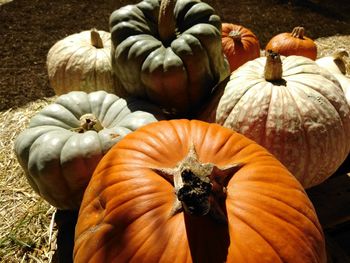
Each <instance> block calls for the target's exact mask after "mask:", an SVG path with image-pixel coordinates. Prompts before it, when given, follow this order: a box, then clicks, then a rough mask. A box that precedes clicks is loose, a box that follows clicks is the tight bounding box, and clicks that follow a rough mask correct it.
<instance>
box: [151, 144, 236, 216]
mask: <svg viewBox="0 0 350 263" xmlns="http://www.w3.org/2000/svg"><path fill="white" fill-rule="evenodd" d="M241 167H242V164H232V165H228V166H225V167H217V166H215V165H214V164H212V163H200V162H199V160H198V156H197V153H196V150H195V148H194V145H191V146H190V149H189V152H188V154H187V156H186V157H185V158H184V159H183V160H182V161H180V162H178V163H177V164H176V166H175V167H173V168H153V171H155V172H156V173H158V174H160V175H161V176H162V177H164V178H165V179H167V180H168V181H169V182H171V183H173V185H174V189H175V200H174V204H173V208H172V210H171V212H170V216H173V215H175V214H177V213H179V212H182V211H184V212H185V213H187V214H189V215H191V216H205V215H209V216H210V217H212V218H213V219H214V220H215V221H216V222H218V223H226V222H227V217H226V213H225V212H224V203H225V199H226V195H227V190H226V187H227V184H228V182H229V181H230V179H231V178H232V176H233V175H234V174H235V173H236V172H237V171H238V170H239V169H240V168H241Z"/></svg>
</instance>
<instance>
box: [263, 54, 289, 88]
mask: <svg viewBox="0 0 350 263" xmlns="http://www.w3.org/2000/svg"><path fill="white" fill-rule="evenodd" d="M282 73H283V72H282V61H281V56H280V54H278V53H276V52H273V51H272V50H268V51H267V53H266V64H265V68H264V77H265V80H266V81H270V82H273V83H274V84H276V85H285V84H286V81H285V80H284V79H282Z"/></svg>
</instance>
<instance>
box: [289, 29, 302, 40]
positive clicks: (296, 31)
mask: <svg viewBox="0 0 350 263" xmlns="http://www.w3.org/2000/svg"><path fill="white" fill-rule="evenodd" d="M304 33H305V29H304V28H303V27H302V26H297V27H294V28H293V30H292V33H291V36H292V37H295V38H300V39H303V38H304Z"/></svg>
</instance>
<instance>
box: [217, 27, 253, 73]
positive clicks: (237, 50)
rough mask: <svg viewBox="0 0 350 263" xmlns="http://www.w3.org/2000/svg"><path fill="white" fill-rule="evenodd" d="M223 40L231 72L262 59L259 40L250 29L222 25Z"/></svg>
mask: <svg viewBox="0 0 350 263" xmlns="http://www.w3.org/2000/svg"><path fill="white" fill-rule="evenodd" d="M221 39H222V41H221V42H222V48H223V52H224V54H225V56H226V58H227V60H228V62H229V64H230V70H231V72H232V71H234V70H235V69H237V68H238V67H240V66H241V65H243V64H244V63H246V62H247V61H249V60H252V59H255V58H258V57H260V43H259V39H258V38H257V36H256V35H255V34H254V33H253V32H252V31H251V30H249V29H248V28H245V27H243V26H241V25H236V24H232V23H222V30H221Z"/></svg>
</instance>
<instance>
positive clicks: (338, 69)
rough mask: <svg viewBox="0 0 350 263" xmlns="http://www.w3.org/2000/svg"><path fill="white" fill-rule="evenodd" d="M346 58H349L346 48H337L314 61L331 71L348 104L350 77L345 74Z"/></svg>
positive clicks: (349, 98)
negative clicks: (328, 54)
mask: <svg viewBox="0 0 350 263" xmlns="http://www.w3.org/2000/svg"><path fill="white" fill-rule="evenodd" d="M346 58H349V53H348V52H347V51H346V50H338V51H336V52H335V53H334V54H333V55H331V56H324V57H321V58H319V59H317V60H316V63H317V64H318V65H320V66H321V67H324V68H325V69H327V70H328V71H329V72H331V73H332V74H333V76H334V77H335V78H336V79H337V80H338V81H339V83H340V85H341V87H342V89H343V91H344V93H345V97H346V100H347V102H348V103H349V105H350V77H349V75H347V73H348V72H347V68H348V66H350V65H348V63H347V60H346ZM349 74H350V72H349Z"/></svg>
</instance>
